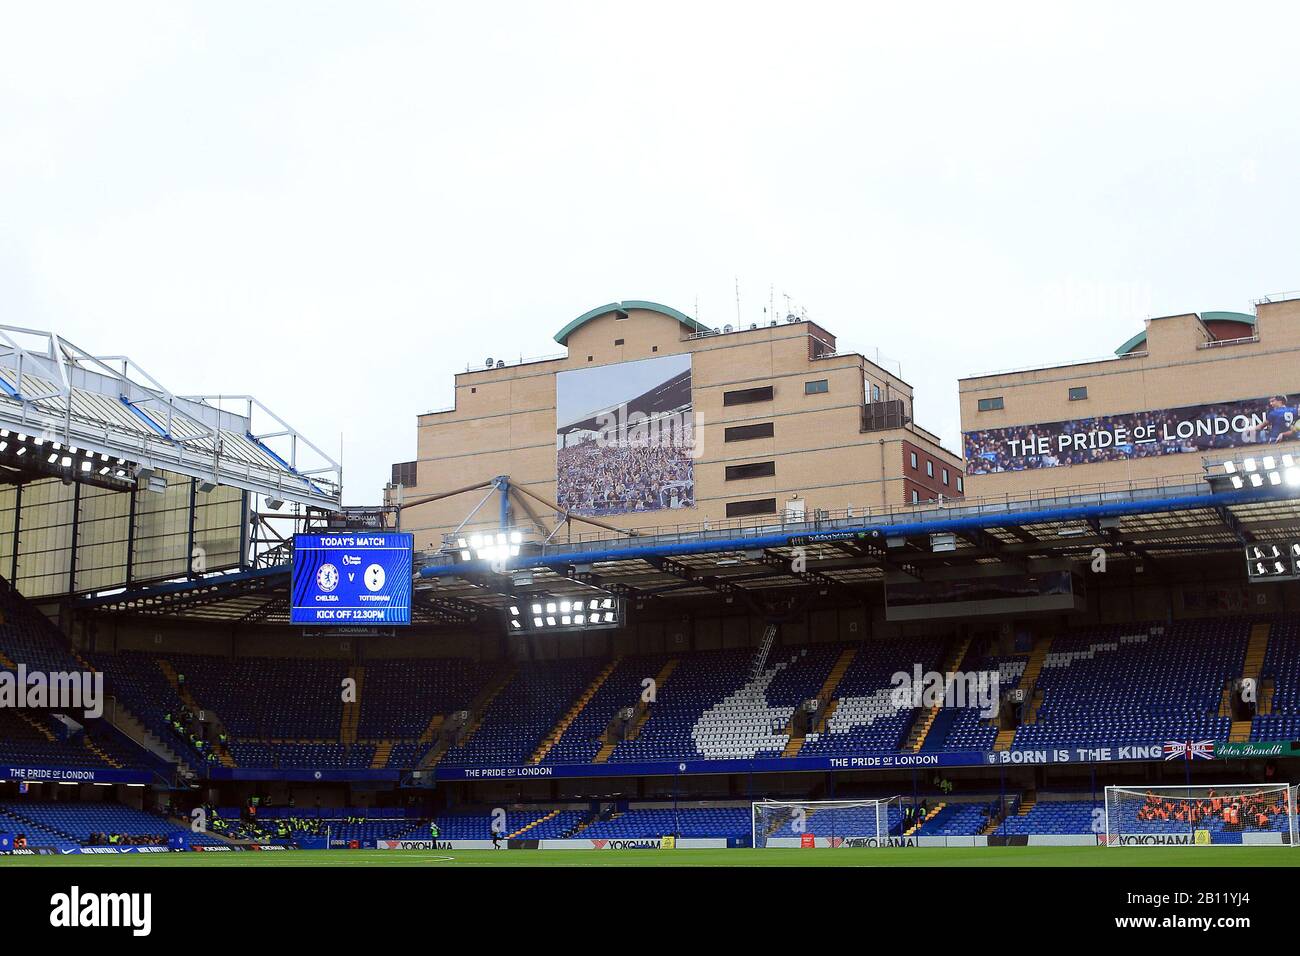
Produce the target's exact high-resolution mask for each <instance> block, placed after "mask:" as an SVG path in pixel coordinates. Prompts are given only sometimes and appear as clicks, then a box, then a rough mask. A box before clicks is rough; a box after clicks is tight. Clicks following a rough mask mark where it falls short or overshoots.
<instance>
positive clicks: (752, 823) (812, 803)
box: [749, 794, 903, 850]
mask: <svg viewBox="0 0 1300 956" xmlns="http://www.w3.org/2000/svg"><path fill="white" fill-rule="evenodd" d="M895 806H896V807H897V808H898V810H899V818H900V820H901V818H902V807H903V798H902V797H900V796H898V795H897V794H895V795H894V796H892V797H881V798H879V799H871V798H865V797H864V798H861V799H853V800H756V801H754V802H752V803H750V805H749V837H750V843H749V845H750V846H751V847H754V848H755V849H760V850H762V849H767V840H768V837H767V834H766V833H764V834H763V836H762V837H760V836H759V819H760V817H769V816H770V815H771V814H780V813H783V812H789V813H790V814H792V815H793V814H794V813H795V812H797V811H799V810H804V811H806V813H807V817H809V818H812V817H814V815H815V814H817V813H824V812H825V811H828V810H829V811H834V810H864V809H865V810H874V814H873V818H874V821H875V832H873V833H857V832H854V833H837V832H835V828H834V826H833V825H832V828H831V830H830V831H829V832H827V833H825V834H822V836H823V838H836V837H839V838H844V839H849V840H874V841H875V845H876V846H887V845H888V839H887V838H888V837H889V810H890V808H891V807H895ZM823 819H825V818H824V817H823ZM833 845H834V844H833ZM838 845H844V844H843V843H841V844H838Z"/></svg>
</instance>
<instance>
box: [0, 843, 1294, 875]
mask: <svg viewBox="0 0 1300 956" xmlns="http://www.w3.org/2000/svg"><path fill="white" fill-rule="evenodd" d="M27 866H71V867H83V866H85V867H95V866H99V867H102V866H108V867H140V868H146V869H147V868H153V867H172V866H176V867H266V866H280V867H284V866H290V867H292V866H310V867H315V866H326V867H338V868H340V869H346V868H351V867H371V866H387V867H394V866H396V867H442V868H451V869H455V868H472V869H484V868H490V867H583V868H586V867H601V866H609V867H680V866H686V867H697V866H704V867H750V866H798V867H831V866H834V867H841V866H848V867H917V866H951V867H986V866H1034V867H1039V866H1053V867H1094V866H1095V867H1113V866H1123V867H1129V866H1138V867H1143V866H1149V867H1171V866H1172V867H1183V866H1197V867H1202V866H1211V867H1219V866H1222V867H1280V866H1300V852H1296V851H1295V849H1294V848H1292V847H1285V846H1277V847H1250V846H1199V847H1162V846H1152V847H1093V846H1043V847H1023V846H1022V847H882V848H842V849H836V850H832V849H816V850H812V849H808V850H804V849H770V850H294V851H289V852H283V853H257V852H245V853H156V854H153V853H127V854H120V855H116V854H115V855H95V854H90V855H84V856H82V855H69V856H16V857H15V856H10V857H0V869H3V868H9V867H27Z"/></svg>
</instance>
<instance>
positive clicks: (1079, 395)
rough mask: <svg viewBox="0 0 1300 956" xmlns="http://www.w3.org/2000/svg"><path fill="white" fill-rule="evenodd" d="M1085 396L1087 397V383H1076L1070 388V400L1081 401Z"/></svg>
mask: <svg viewBox="0 0 1300 956" xmlns="http://www.w3.org/2000/svg"><path fill="white" fill-rule="evenodd" d="M1087 397H1088V386H1087V385H1076V386H1075V387H1074V388H1072V389H1070V401H1072V402H1081V401H1083V400H1084V399H1085V398H1087Z"/></svg>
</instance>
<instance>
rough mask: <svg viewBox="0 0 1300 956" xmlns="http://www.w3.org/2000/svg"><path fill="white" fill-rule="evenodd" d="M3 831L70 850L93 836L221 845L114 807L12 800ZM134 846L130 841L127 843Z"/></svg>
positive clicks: (4, 807)
mask: <svg viewBox="0 0 1300 956" xmlns="http://www.w3.org/2000/svg"><path fill="white" fill-rule="evenodd" d="M0 830H6V831H10V832H12V833H14V834H18V833H22V834H24V835H25V836H26V837H27V841H28V843H29V844H30V845H32V846H47V847H49V846H52V847H54V848H55V849H70V848H73V847H78V846H85V845H87V844H90V843H91V842H92V834H104V835H107V834H119V835H121V836H125V837H161V838H163V839H164V840H165V838H166V837H168V836H170V835H172V834H175V833H186V834H188V835H189V838H190V842H191V843H202V844H207V845H213V844H218V843H220V842H221V841H220V840H218V839H216V838H215V837H212V836H209V835H207V834H195V833H192V832H191V831H190V830H189V828H188V827H184V826H182V825H181V824H179V823H176V822H175V821H173V820H169V819H167V818H166V817H163V816H160V815H158V814H154V813H148V812H146V811H143V810H136V809H134V808H132V807H124V806H121V805H119V804H115V803H75V802H66V803H65V802H58V803H54V802H38V801H26V800H12V801H7V802H4V803H0ZM126 842H128V843H129V842H131V841H126Z"/></svg>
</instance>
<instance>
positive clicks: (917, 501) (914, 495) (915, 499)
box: [912, 490, 921, 505]
mask: <svg viewBox="0 0 1300 956" xmlns="http://www.w3.org/2000/svg"><path fill="white" fill-rule="evenodd" d="M920 503H921V496H920V495H919V494H917V493H916V491H915V490H913V491H912V504H914V505H915V504H920Z"/></svg>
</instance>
